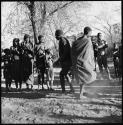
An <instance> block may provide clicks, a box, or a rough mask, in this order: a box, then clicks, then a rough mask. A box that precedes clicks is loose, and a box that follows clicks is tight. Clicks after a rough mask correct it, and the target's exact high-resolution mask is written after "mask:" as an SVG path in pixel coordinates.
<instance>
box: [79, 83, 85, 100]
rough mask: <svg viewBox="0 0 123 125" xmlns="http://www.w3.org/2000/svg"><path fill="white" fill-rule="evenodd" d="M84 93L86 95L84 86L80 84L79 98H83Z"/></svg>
mask: <svg viewBox="0 0 123 125" xmlns="http://www.w3.org/2000/svg"><path fill="white" fill-rule="evenodd" d="M83 93H84V84H83V83H82V84H80V95H79V98H80V99H81V98H83Z"/></svg>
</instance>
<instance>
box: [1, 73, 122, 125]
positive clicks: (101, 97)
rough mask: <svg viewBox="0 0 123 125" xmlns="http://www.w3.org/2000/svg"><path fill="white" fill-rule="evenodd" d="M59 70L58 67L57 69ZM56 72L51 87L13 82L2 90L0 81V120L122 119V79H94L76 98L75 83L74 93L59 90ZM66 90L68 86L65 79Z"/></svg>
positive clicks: (79, 121)
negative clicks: (28, 86)
mask: <svg viewBox="0 0 123 125" xmlns="http://www.w3.org/2000/svg"><path fill="white" fill-rule="evenodd" d="M58 72H59V71H58ZM58 72H56V71H55V77H56V78H55V82H54V89H55V90H54V91H49V90H47V87H46V86H45V88H46V90H41V89H39V90H38V89H37V88H38V87H37V85H36V82H35V85H34V88H33V90H30V91H27V90H26V87H25V84H23V86H22V87H23V89H22V90H21V91H17V90H16V89H15V84H14V83H13V84H12V89H11V92H9V93H6V92H5V84H4V81H3V82H2V84H1V88H2V95H1V101H2V103H1V113H2V114H1V120H2V123H3V124H5V123H6V124H10V123H16V124H17V123H20V124H21V123H33V124H37V123H40V124H43V123H122V82H121V81H120V82H119V81H117V80H112V81H108V80H97V81H95V82H94V83H92V84H90V85H86V86H85V93H84V94H85V97H86V98H84V99H81V100H80V99H78V98H77V96H76V95H77V94H78V93H79V86H78V84H76V83H74V89H75V94H70V93H65V94H62V93H61V87H60V84H59V78H58ZM66 90H67V91H68V90H69V86H68V84H67V83H66Z"/></svg>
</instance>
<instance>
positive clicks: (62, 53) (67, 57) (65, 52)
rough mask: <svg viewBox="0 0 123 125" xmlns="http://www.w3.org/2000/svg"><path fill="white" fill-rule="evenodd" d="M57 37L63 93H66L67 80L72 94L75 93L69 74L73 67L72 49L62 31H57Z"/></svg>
mask: <svg viewBox="0 0 123 125" xmlns="http://www.w3.org/2000/svg"><path fill="white" fill-rule="evenodd" d="M55 37H56V39H57V40H58V41H59V58H60V64H61V68H62V70H61V72H60V83H61V88H62V92H63V93H65V79H64V78H66V79H67V81H68V84H69V86H70V92H74V89H73V86H72V84H71V78H70V76H69V74H68V72H69V71H70V68H71V66H72V60H71V47H70V44H69V41H68V40H67V39H66V38H65V37H64V36H63V31H62V30H59V29H58V30H56V32H55Z"/></svg>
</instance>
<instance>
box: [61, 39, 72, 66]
mask: <svg viewBox="0 0 123 125" xmlns="http://www.w3.org/2000/svg"><path fill="white" fill-rule="evenodd" d="M59 57H60V62H61V65H65V64H70V65H71V64H72V60H71V47H70V44H69V41H68V40H67V39H66V38H65V37H62V38H60V40H59Z"/></svg>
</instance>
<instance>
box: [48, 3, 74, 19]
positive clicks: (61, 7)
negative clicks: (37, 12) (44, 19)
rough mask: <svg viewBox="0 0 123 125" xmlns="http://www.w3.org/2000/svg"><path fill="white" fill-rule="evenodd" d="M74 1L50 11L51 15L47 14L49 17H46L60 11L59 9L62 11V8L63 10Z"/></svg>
mask: <svg viewBox="0 0 123 125" xmlns="http://www.w3.org/2000/svg"><path fill="white" fill-rule="evenodd" d="M73 2H74V1H70V2H69V3H66V4H64V5H63V6H61V7H59V6H58V7H57V8H56V9H55V10H54V11H52V12H51V13H49V15H48V17H49V16H52V15H53V14H54V13H55V12H57V11H58V10H60V9H63V8H65V7H66V6H68V5H69V4H71V3H73Z"/></svg>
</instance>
